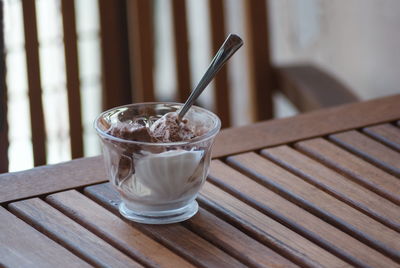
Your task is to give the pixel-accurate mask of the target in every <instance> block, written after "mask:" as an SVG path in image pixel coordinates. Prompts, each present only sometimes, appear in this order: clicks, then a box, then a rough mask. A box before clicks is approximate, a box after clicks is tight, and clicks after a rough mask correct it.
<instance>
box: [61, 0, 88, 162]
mask: <svg viewBox="0 0 400 268" xmlns="http://www.w3.org/2000/svg"><path fill="white" fill-rule="evenodd" d="M61 8H62V19H63V23H62V24H63V29H64V51H65V68H66V77H67V94H68V114H69V117H68V118H69V132H70V139H71V156H72V158H78V157H82V156H83V127H82V112H81V94H80V82H79V64H78V48H77V47H78V45H77V36H76V23H75V19H76V16H75V2H74V1H69V0H62V1H61Z"/></svg>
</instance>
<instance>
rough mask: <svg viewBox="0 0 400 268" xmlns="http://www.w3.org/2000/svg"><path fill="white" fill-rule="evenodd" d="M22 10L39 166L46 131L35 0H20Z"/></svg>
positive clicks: (34, 141)
mask: <svg viewBox="0 0 400 268" xmlns="http://www.w3.org/2000/svg"><path fill="white" fill-rule="evenodd" d="M22 11H23V21H24V33H25V51H26V65H27V74H28V86H29V108H30V115H31V130H32V147H33V161H34V165H35V166H39V165H44V164H46V143H45V142H46V131H45V122H44V115H43V103H42V88H41V87H42V85H41V79H40V64H39V51H38V50H39V43H38V31H37V21H36V5H35V0H26V1H22Z"/></svg>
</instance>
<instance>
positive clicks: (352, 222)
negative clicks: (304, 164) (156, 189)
mask: <svg viewBox="0 0 400 268" xmlns="http://www.w3.org/2000/svg"><path fill="white" fill-rule="evenodd" d="M228 161H229V163H230V164H231V165H233V166H235V167H236V168H237V169H239V170H241V171H242V172H244V173H245V174H247V175H249V176H250V177H251V178H253V179H254V180H256V181H257V182H258V183H260V184H261V185H264V186H265V187H267V188H270V189H271V190H273V191H274V192H277V193H278V194H279V195H281V196H283V197H284V198H286V199H288V200H289V201H291V202H293V203H295V204H296V205H298V206H300V207H302V208H304V209H306V210H308V211H309V212H311V213H313V214H314V215H316V216H317V217H319V218H322V219H324V220H325V221H327V222H329V223H330V224H332V225H334V226H335V227H337V228H339V229H340V230H342V231H344V232H346V233H348V234H349V235H351V236H353V237H355V238H357V239H358V240H360V241H361V242H363V243H366V244H367V245H369V246H370V247H373V248H374V249H376V250H378V251H379V252H381V253H383V254H385V255H387V256H388V257H390V258H392V259H394V260H396V261H398V262H400V251H399V250H400V244H399V243H398V241H399V239H400V234H399V233H397V232H396V231H394V230H392V229H390V228H388V227H386V226H385V225H383V224H381V223H380V222H378V221H376V220H374V219H372V218H370V217H368V216H366V215H365V214H363V213H361V212H360V211H358V210H356V209H354V208H352V207H350V206H348V205H347V204H345V203H343V202H341V201H339V200H338V199H336V198H334V197H332V196H331V195H329V194H327V193H325V192H324V191H321V190H319V189H318V188H316V187H315V186H313V185H311V184H308V183H306V182H305V181H303V180H302V179H300V178H298V177H297V176H295V175H293V174H292V173H289V172H288V171H286V170H284V169H283V168H281V167H279V166H277V165H275V164H273V163H272V162H271V161H269V160H267V159H265V158H263V157H261V156H259V155H256V154H254V153H247V154H241V155H237V156H233V157H229V158H228ZM240 190H241V191H242V192H243V193H245V191H244V190H243V187H241V188H240ZM248 194H252V195H254V196H257V197H258V196H260V194H255V193H254V189H253V191H252V192H249V193H248ZM265 204H268V203H267V202H265ZM334 244H335V243H334Z"/></svg>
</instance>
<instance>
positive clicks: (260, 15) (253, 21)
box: [244, 0, 274, 121]
mask: <svg viewBox="0 0 400 268" xmlns="http://www.w3.org/2000/svg"><path fill="white" fill-rule="evenodd" d="M244 5H245V12H246V13H245V14H246V28H247V29H246V30H247V35H248V38H247V40H246V48H247V51H248V57H249V62H250V66H249V73H250V80H251V88H253V91H254V93H253V103H254V106H255V120H256V121H259V120H266V119H270V118H272V117H273V110H274V109H273V102H272V91H273V86H274V85H273V81H272V78H273V77H272V66H271V56H270V42H269V28H268V9H267V3H266V1H264V0H252V1H245V2H244Z"/></svg>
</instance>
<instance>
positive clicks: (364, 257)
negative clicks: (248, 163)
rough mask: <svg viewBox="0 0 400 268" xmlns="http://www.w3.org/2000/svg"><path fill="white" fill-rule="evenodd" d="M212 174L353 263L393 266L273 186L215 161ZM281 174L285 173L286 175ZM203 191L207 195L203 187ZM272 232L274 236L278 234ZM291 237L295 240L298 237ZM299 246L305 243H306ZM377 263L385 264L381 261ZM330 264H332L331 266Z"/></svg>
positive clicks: (268, 227)
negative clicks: (286, 198) (282, 195)
mask: <svg viewBox="0 0 400 268" xmlns="http://www.w3.org/2000/svg"><path fill="white" fill-rule="evenodd" d="M272 173H275V172H274V171H272ZM210 174H211V177H210V178H211V179H212V181H213V183H216V184H217V185H218V186H220V187H221V188H223V189H224V190H226V191H228V192H230V193H231V194H233V195H234V196H236V197H237V198H239V199H241V200H242V201H243V202H245V203H247V204H248V205H251V206H253V207H254V208H255V209H257V210H259V211H260V212H262V213H264V214H266V215H268V216H269V217H271V218H273V219H274V220H276V221H279V222H280V223H281V224H283V225H285V226H287V227H288V228H291V229H292V230H293V231H295V232H297V233H299V234H300V235H302V236H304V237H305V238H307V239H309V240H311V241H312V242H314V243H315V244H317V245H319V246H320V247H322V248H324V249H326V250H328V251H329V252H331V253H333V254H335V255H336V256H339V257H340V258H343V259H344V260H346V261H348V262H349V263H352V264H353V265H356V266H359V265H362V264H360V262H361V263H364V265H365V264H370V265H373V264H372V263H374V262H375V263H374V265H373V266H381V265H390V264H391V265H393V263H392V261H391V260H389V259H388V258H387V257H385V256H383V255H382V254H381V253H379V252H377V251H375V250H373V249H371V248H370V247H368V246H366V245H365V244H363V243H361V242H359V241H357V240H356V239H354V238H353V237H351V236H350V235H347V234H346V233H343V232H341V231H340V230H338V229H336V228H334V227H333V226H332V225H330V224H328V223H326V222H324V221H323V219H324V218H322V219H320V218H318V217H316V216H314V215H312V214H311V213H309V212H308V211H307V210H304V209H302V208H300V207H299V206H296V205H295V204H293V203H291V202H289V201H288V200H285V199H284V198H283V197H281V196H279V195H278V194H276V193H274V192H273V191H271V190H270V189H268V188H265V187H263V186H261V185H260V184H258V183H256V182H255V181H253V180H251V179H249V178H248V177H245V176H244V175H243V174H240V173H239V172H237V171H235V170H233V169H232V168H230V167H228V166H226V165H225V164H222V163H221V162H218V161H213V164H212V168H211V172H210ZM280 175H281V176H284V174H280ZM271 176H274V175H271ZM293 183H294V182H293ZM202 193H203V194H204V190H203V191H202ZM214 200H215V201H216V202H218V204H221V205H223V206H224V207H225V208H228V209H231V208H232V207H233V206H234V205H227V202H228V201H227V200H225V198H222V197H220V198H216V196H215V197H214ZM222 200H224V201H222ZM229 203H233V201H232V200H229ZM236 210H237V209H236ZM241 210H242V211H245V212H244V213H248V212H247V211H248V210H249V209H245V208H241ZM235 213H237V212H235ZM241 214H243V213H241ZM241 214H240V215H239V214H238V216H239V217H242V216H241ZM250 221H251V222H252V223H254V222H255V220H254V217H252V218H251V220H250ZM264 221H266V219H264ZM275 225H276V224H275ZM272 226H274V224H272V223H268V224H267V223H266V227H265V228H266V229H265V231H267V232H272V230H273V228H274V227H272ZM278 234H285V236H286V238H281V237H279V236H277V237H276V238H277V239H279V240H282V239H283V240H282V241H286V239H288V238H289V237H291V235H289V234H288V232H287V231H279V232H278ZM273 235H274V236H275V235H277V234H273ZM290 239H291V240H294V239H295V238H290ZM393 240H394V239H393ZM288 243H289V245H290V246H292V247H293V246H294V241H293V242H291V243H290V242H288ZM300 245H303V243H301V244H300ZM303 246H304V247H307V248H309V247H310V245H303ZM298 250H299V251H300V252H303V253H305V252H307V250H306V249H303V248H301V249H298ZM309 250H311V252H312V253H311V254H315V255H312V256H314V257H313V259H314V260H315V261H318V262H321V260H322V261H323V260H324V259H325V257H323V256H322V255H320V254H321V253H318V250H316V249H315V246H314V248H311V247H310V248H309ZM378 262H382V263H380V264H378ZM384 263H386V264H384ZM327 266H328V267H330V266H331V265H327Z"/></svg>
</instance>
